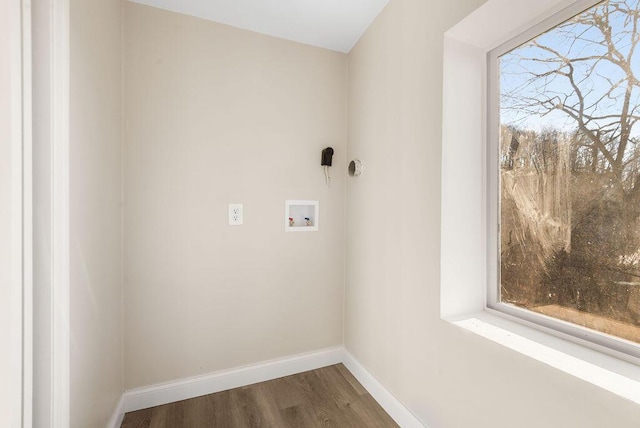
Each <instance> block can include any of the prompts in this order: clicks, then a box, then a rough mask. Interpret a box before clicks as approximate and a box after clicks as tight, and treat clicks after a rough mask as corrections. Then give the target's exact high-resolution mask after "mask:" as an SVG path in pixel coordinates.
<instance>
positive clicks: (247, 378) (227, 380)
mask: <svg viewBox="0 0 640 428" xmlns="http://www.w3.org/2000/svg"><path fill="white" fill-rule="evenodd" d="M343 352H344V348H343V347H342V346H338V347H335V348H329V349H323V350H321V351H316V352H310V353H305V354H298V355H294V356H291V357H287V358H280V359H276V360H271V361H265V362H263V363H258V364H252V365H248V366H244V367H239V368H236V369H232V370H223V371H220V372H215V373H210V374H206V375H203V376H197V377H193V378H188V379H183V380H178V381H175V382H168V383H163V384H159V385H152V386H148V387H143V388H137V389H132V390H129V391H125V393H124V394H123V399H124V405H123V409H122V410H123V411H124V412H125V413H126V412H132V411H134V410H140V409H146V408H148V407H154V406H159V405H161V404H167V403H172V402H174V401H180V400H186V399H189V398H194V397H199V396H201V395H206V394H213V393H215V392H220V391H226V390H228V389H232V388H238V387H240V386H246V385H251V384H253V383H258V382H264V381H267V380H271V379H277V378H280V377H284V376H289V375H293V374H296V373H301V372H305V371H309V370H315V369H318V368H320V367H326V366H330V365H333V364H338V363H340V362H342V356H343Z"/></svg>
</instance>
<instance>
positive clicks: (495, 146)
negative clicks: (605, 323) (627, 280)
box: [486, 0, 640, 359]
mask: <svg viewBox="0 0 640 428" xmlns="http://www.w3.org/2000/svg"><path fill="white" fill-rule="evenodd" d="M601 1H602V0H581V1H578V2H576V3H574V4H572V5H570V6H568V7H566V8H564V9H563V10H561V11H559V12H557V13H555V14H554V15H552V16H551V17H549V18H547V19H545V20H543V21H542V22H539V23H538V24H536V25H534V26H532V27H530V28H529V29H526V30H525V31H522V32H521V33H520V34H518V35H516V36H515V37H513V38H511V39H510V40H508V41H507V42H505V43H503V44H501V45H500V46H498V47H497V48H495V49H493V50H491V51H490V52H489V53H488V55H487V121H488V122H487V160H486V163H487V177H486V180H487V187H486V198H487V246H488V252H487V287H486V288H487V308H488V309H492V310H495V311H497V312H499V313H502V314H507V315H510V316H513V317H515V318H517V319H521V320H524V321H527V322H529V323H533V324H534V325H539V326H540V327H542V328H545V329H548V330H550V331H551V332H558V333H560V334H563V335H568V336H569V337H572V338H576V339H578V340H581V341H586V342H587V344H595V345H596V346H598V347H599V348H600V347H601V349H603V350H607V349H611V350H613V351H614V352H615V353H616V354H619V353H622V354H624V355H630V356H631V357H632V358H633V359H636V358H637V359H640V344H635V343H633V342H631V341H628V340H625V339H621V338H618V337H615V336H612V335H608V334H605V333H601V332H598V331H595V330H591V329H589V328H585V327H582V326H579V325H576V324H573V323H569V322H565V321H562V320H560V319H557V318H553V317H549V316H545V315H542V314H538V313H535V312H533V311H529V310H526V309H523V308H519V307H517V306H515V305H509V304H506V303H501V302H500V293H499V288H500V277H499V266H500V260H499V256H498V255H499V254H500V242H499V236H500V229H499V219H500V197H499V189H500V187H499V186H500V183H499V165H498V159H499V153H498V152H499V138H500V137H499V130H500V76H499V69H498V63H499V58H500V56H502V55H503V54H505V53H507V52H509V51H511V50H513V49H515V48H517V47H518V46H520V45H522V44H523V43H526V42H527V41H529V40H531V39H533V38H535V37H537V36H539V35H540V34H542V33H544V32H546V31H548V30H550V29H553V28H554V27H556V26H558V25H559V24H561V23H563V22H565V21H566V20H568V19H570V18H572V17H574V16H576V15H578V14H580V13H581V12H583V11H585V10H587V9H590V8H591V7H593V6H594V5H596V4H598V3H600V2H601Z"/></svg>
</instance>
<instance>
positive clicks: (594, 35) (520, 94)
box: [501, 0, 640, 191]
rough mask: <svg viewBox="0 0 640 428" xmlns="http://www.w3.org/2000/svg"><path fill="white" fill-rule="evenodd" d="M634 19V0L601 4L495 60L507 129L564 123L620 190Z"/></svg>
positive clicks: (634, 90)
mask: <svg viewBox="0 0 640 428" xmlns="http://www.w3.org/2000/svg"><path fill="white" fill-rule="evenodd" d="M639 18H640V11H639V10H638V0H606V1H604V2H602V3H601V4H600V5H598V6H597V7H595V8H592V9H589V10H587V11H585V12H584V13H582V14H580V15H578V16H576V17H574V18H573V19H570V20H568V21H566V22H564V23H563V24H561V25H560V26H558V27H556V28H554V29H553V30H551V31H550V32H548V33H546V34H543V35H541V36H539V37H537V38H535V39H533V40H531V41H529V42H527V43H526V44H524V45H523V46H521V47H520V48H517V49H515V50H513V51H511V52H510V53H507V54H506V55H504V56H503V57H502V58H501V74H502V76H501V78H502V86H503V91H502V100H501V106H502V109H503V112H506V113H507V114H508V116H509V117H510V118H511V122H512V124H518V123H520V122H524V121H526V120H528V119H530V118H531V117H538V118H545V117H546V119H551V118H555V119H556V121H561V120H563V121H564V124H565V126H566V127H571V128H574V129H577V130H578V132H579V134H580V138H579V139H577V141H578V145H579V146H580V149H579V150H581V151H582V152H585V153H583V154H582V157H584V156H587V157H588V158H589V159H590V160H591V165H590V166H589V167H590V168H591V170H592V171H593V172H610V173H611V174H612V175H613V177H614V178H615V182H616V185H617V186H616V187H617V188H618V190H620V191H622V190H623V189H624V190H630V189H631V188H633V187H634V186H635V185H636V181H637V179H636V178H637V167H636V165H637V163H638V159H637V155H638V150H637V144H638V141H637V139H636V137H635V136H634V134H633V128H634V126H635V125H636V124H637V122H638V120H639V119H640V111H639V110H640V104H639V101H640V81H639V80H638V78H637V76H636V73H637V72H639V70H640V58H638V56H637V47H638V42H639V41H640V33H639V31H640V28H638V24H639V22H638V21H639ZM638 185H639V186H640V184H638Z"/></svg>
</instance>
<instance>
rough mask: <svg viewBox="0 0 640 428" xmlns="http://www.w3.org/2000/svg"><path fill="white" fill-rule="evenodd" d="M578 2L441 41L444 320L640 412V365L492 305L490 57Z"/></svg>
mask: <svg viewBox="0 0 640 428" xmlns="http://www.w3.org/2000/svg"><path fill="white" fill-rule="evenodd" d="M578 1H579V0H537V1H535V2H532V1H530V0H488V1H487V2H485V3H484V4H483V5H482V6H480V7H479V8H477V9H476V10H474V11H473V12H472V13H471V14H470V15H468V16H467V17H465V18H464V19H463V20H461V21H460V22H458V23H457V24H456V25H454V26H453V27H451V28H450V29H449V30H448V31H447V32H445V34H444V38H443V39H444V40H443V41H444V49H443V74H442V78H443V80H442V87H443V105H442V107H443V108H442V165H441V174H442V175H441V177H442V180H441V195H442V198H441V209H442V212H441V217H440V218H441V231H440V243H441V246H440V255H441V258H440V317H441V318H442V319H443V320H444V321H446V322H449V323H450V324H452V325H453V326H456V327H457V328H460V329H462V330H464V331H465V332H470V333H473V334H476V335H478V336H480V337H482V338H483V339H485V340H489V341H491V342H494V343H496V344H499V345H501V346H503V347H505V348H508V349H509V350H511V351H513V352H515V353H518V354H521V355H524V356H526V357H528V358H531V359H533V360H536V361H538V362H540V363H542V364H544V365H547V366H550V367H552V368H554V369H556V370H560V371H562V372H564V373H566V374H568V375H570V376H572V377H575V378H578V379H580V380H582V381H584V382H588V383H590V384H592V385H594V386H596V387H598V388H601V389H603V390H606V391H608V392H610V393H612V394H614V395H617V396H618V397H621V398H624V399H627V400H630V401H632V402H634V403H636V404H640V392H639V391H640V359H638V358H635V357H632V356H631V355H629V354H624V353H620V352H617V351H614V350H613V349H611V348H605V347H603V346H600V345H596V344H595V343H593V342H588V341H585V340H582V339H579V338H576V337H574V336H569V335H567V334H564V333H561V332H559V331H557V330H551V329H548V328H546V327H542V326H541V325H540V324H536V323H531V322H528V321H525V320H524V319H522V318H517V317H514V316H511V315H509V314H506V313H504V312H500V311H496V310H495V309H491V308H489V307H488V305H487V301H488V299H487V297H488V296H487V292H486V291H487V284H488V267H489V265H488V248H489V246H488V236H487V235H488V230H487V224H488V222H487V218H488V212H487V207H488V200H487V197H486V196H487V189H488V180H487V149H486V147H487V139H488V137H487V123H488V121H487V114H488V113H487V93H488V90H487V80H488V79H487V74H488V70H487V60H488V53H489V52H491V51H492V50H493V49H496V48H497V47H499V46H501V45H502V44H503V43H506V42H507V41H509V40H511V39H513V38H514V37H516V36H517V35H518V34H521V33H522V32H523V30H526V29H530V28H533V27H535V26H536V25H537V24H539V23H541V22H544V21H545V20H546V19H547V18H550V17H552V16H554V15H555V14H556V13H558V12H561V11H562V10H564V9H565V8H566V7H568V6H571V5H573V4H575V3H577V2H578ZM585 8H586V7H585ZM461 118H463V120H464V126H461V122H460V121H461Z"/></svg>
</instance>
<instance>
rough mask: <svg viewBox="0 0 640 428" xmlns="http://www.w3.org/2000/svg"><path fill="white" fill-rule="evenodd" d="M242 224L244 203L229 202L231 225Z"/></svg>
mask: <svg viewBox="0 0 640 428" xmlns="http://www.w3.org/2000/svg"><path fill="white" fill-rule="evenodd" d="M241 225H242V204H229V226H241Z"/></svg>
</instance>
